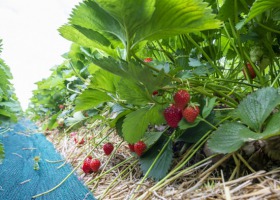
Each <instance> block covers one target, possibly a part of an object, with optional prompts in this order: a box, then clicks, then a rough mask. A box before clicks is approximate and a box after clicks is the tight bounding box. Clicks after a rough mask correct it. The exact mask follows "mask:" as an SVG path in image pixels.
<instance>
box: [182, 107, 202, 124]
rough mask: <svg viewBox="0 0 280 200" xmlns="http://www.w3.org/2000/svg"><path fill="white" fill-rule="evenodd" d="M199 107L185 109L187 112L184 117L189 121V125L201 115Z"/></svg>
mask: <svg viewBox="0 0 280 200" xmlns="http://www.w3.org/2000/svg"><path fill="white" fill-rule="evenodd" d="M199 112H200V111H199V107H198V106H195V107H193V106H188V107H187V108H185V110H184V111H183V116H184V118H185V119H186V120H187V122H189V123H193V122H194V121H195V120H196V118H197V116H198V115H199Z"/></svg>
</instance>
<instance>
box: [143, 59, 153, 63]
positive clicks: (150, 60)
mask: <svg viewBox="0 0 280 200" xmlns="http://www.w3.org/2000/svg"><path fill="white" fill-rule="evenodd" d="M152 61H153V59H152V58H145V59H144V62H152Z"/></svg>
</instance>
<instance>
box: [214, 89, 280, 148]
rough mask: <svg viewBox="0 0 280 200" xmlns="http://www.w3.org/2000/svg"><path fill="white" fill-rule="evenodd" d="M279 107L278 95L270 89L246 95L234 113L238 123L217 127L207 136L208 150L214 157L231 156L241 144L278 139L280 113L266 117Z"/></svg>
mask: <svg viewBox="0 0 280 200" xmlns="http://www.w3.org/2000/svg"><path fill="white" fill-rule="evenodd" d="M279 104H280V94H279V92H278V90H277V89H274V88H263V89H260V90H258V91H256V92H254V93H252V94H250V95H248V96H247V97H246V98H245V99H244V100H243V101H242V102H241V103H240V105H239V106H238V108H237V109H236V111H235V115H236V116H238V117H239V118H240V121H241V122H227V123H225V124H223V125H221V126H220V127H219V128H218V129H217V130H216V131H214V133H213V134H212V135H211V137H210V139H209V141H208V145H209V148H210V149H211V150H212V151H214V152H217V153H231V152H234V151H236V150H238V149H239V148H240V147H241V146H242V145H243V144H244V143H245V142H249V141H254V140H260V139H267V138H269V137H273V136H275V135H279V134H280V126H279V120H280V112H277V113H276V114H273V115H272V117H271V118H270V117H269V115H271V113H272V111H273V110H274V109H275V107H276V106H278V105H279ZM241 123H244V124H246V125H248V126H249V127H247V126H245V125H244V124H241ZM249 128H252V129H253V130H254V131H255V132H253V131H252V130H250V129H249Z"/></svg>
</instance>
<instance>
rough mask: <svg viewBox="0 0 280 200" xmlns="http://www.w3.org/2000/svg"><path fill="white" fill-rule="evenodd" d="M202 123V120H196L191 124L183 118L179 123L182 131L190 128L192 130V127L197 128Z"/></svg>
mask: <svg viewBox="0 0 280 200" xmlns="http://www.w3.org/2000/svg"><path fill="white" fill-rule="evenodd" d="M200 121H201V119H199V117H198V118H196V119H195V121H194V122H193V123H189V122H187V121H186V120H185V118H184V117H183V118H182V119H181V121H180V122H179V124H178V126H179V128H180V129H181V130H185V129H188V128H192V127H195V126H197V125H198V124H199V122H200Z"/></svg>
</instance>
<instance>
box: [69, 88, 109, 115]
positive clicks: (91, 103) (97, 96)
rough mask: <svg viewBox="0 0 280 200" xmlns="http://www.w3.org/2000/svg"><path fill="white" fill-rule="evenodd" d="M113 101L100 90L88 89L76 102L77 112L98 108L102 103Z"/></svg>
mask: <svg viewBox="0 0 280 200" xmlns="http://www.w3.org/2000/svg"><path fill="white" fill-rule="evenodd" d="M108 101H112V97H110V96H109V95H108V94H107V93H106V92H102V91H100V90H94V89H87V90H85V91H83V93H82V94H81V95H79V96H78V97H77V99H76V101H75V104H76V108H75V110H76V111H82V110H89V109H91V108H94V107H96V106H98V105H99V104H101V103H104V102H108Z"/></svg>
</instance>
